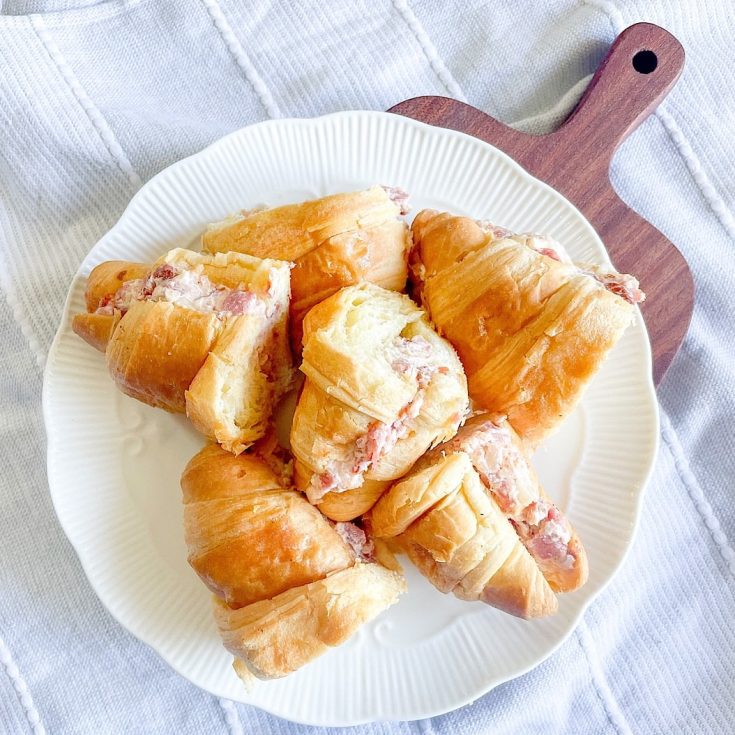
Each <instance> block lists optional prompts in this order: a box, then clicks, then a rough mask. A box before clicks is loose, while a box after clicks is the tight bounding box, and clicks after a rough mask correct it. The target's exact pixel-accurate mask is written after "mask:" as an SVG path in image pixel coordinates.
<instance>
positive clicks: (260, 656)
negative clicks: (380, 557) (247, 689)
mask: <svg viewBox="0 0 735 735" xmlns="http://www.w3.org/2000/svg"><path fill="white" fill-rule="evenodd" d="M181 487H182V490H183V500H184V529H185V538H186V543H187V546H188V549H189V563H190V564H191V566H192V568H193V569H194V570H195V571H196V573H197V574H198V575H199V577H200V578H201V579H202V581H203V582H204V583H205V584H206V585H207V587H209V589H210V590H211V591H212V592H213V593H214V595H215V598H214V602H213V604H214V616H215V621H216V623H217V627H218V629H219V631H220V634H221V636H222V640H223V642H224V644H225V647H226V648H227V649H228V650H229V651H230V652H231V653H232V654H233V655H234V656H235V657H236V660H235V664H234V667H235V670H236V672H237V673H238V675H239V676H240V677H241V678H242V679H243V680H244V681H245V682H246V684H247V683H248V680H249V679H250V677H252V675H255V676H257V677H258V678H261V679H272V678H277V677H281V676H286V675H287V674H289V673H291V672H293V671H295V670H296V669H298V668H300V667H301V666H303V665H304V664H306V663H308V662H309V661H311V660H313V659H314V658H316V657H317V656H319V655H321V654H322V653H324V652H326V651H327V650H328V649H329V648H330V647H332V646H337V645H339V644H341V643H343V642H344V641H346V640H347V639H348V638H349V637H350V636H351V635H352V634H353V633H354V632H355V631H356V630H357V629H358V628H359V627H360V626H361V625H363V624H364V623H365V622H367V621H369V620H371V619H372V618H374V617H375V616H377V615H378V614H379V613H380V612H382V611H383V610H384V609H386V608H387V607H389V606H390V605H392V604H393V603H394V602H396V600H397V599H398V596H399V595H400V594H401V593H402V592H403V591H404V589H405V583H404V581H403V577H402V575H401V574H400V572H398V571H396V570H395V569H394V568H393V569H388V568H386V567H385V566H383V565H382V564H380V563H378V562H377V561H375V555H374V549H373V544H372V542H371V541H369V540H368V539H367V537H366V536H365V533H364V531H362V529H360V528H358V527H357V526H354V525H353V524H351V523H338V524H332V523H330V522H329V521H328V520H327V519H326V518H324V517H323V516H322V514H321V513H320V512H319V511H318V510H317V509H316V508H314V507H313V506H312V505H310V504H309V503H308V502H307V501H306V499H305V498H304V497H303V495H301V493H298V492H296V491H294V490H293V489H290V488H289V486H288V484H287V482H286V480H285V478H284V477H283V472H282V471H281V467H279V466H278V461H277V458H276V457H274V456H273V455H270V454H269V453H267V452H263V454H262V456H261V455H258V454H249V453H248V454H241V455H240V456H237V457H236V456H233V455H232V454H230V453H228V452H226V451H224V450H223V449H221V448H220V447H218V446H216V445H210V446H208V447H205V448H204V449H203V450H202V451H201V452H199V453H198V454H197V455H196V456H194V457H193V458H192V460H191V461H190V462H189V464H188V465H187V467H186V469H185V470H184V473H183V475H182V478H181Z"/></svg>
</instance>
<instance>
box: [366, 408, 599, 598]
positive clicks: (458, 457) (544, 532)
mask: <svg viewBox="0 0 735 735" xmlns="http://www.w3.org/2000/svg"><path fill="white" fill-rule="evenodd" d="M467 462H469V463H470V464H471V465H472V467H473V469H474V472H475V473H476V474H477V476H478V478H479V479H480V481H481V483H482V485H483V487H484V489H485V492H486V493H487V494H488V496H489V497H490V498H492V499H493V501H494V504H495V505H497V506H498V508H499V509H500V511H501V512H502V513H503V515H504V516H505V517H506V518H507V519H508V520H509V521H510V522H511V523H513V524H514V527H515V528H516V530H517V532H518V534H519V538H520V540H521V542H522V543H523V544H524V545H525V546H526V547H527V549H528V551H529V553H530V555H531V557H532V558H533V559H534V560H535V562H536V564H537V565H538V567H539V569H540V570H541V573H542V574H543V575H544V577H545V579H546V581H547V582H548V583H549V585H550V587H551V588H552V589H553V590H554V591H555V592H571V591H573V590H575V589H577V588H578V587H580V586H582V585H583V584H584V583H585V582H586V581H587V575H588V563H587V555H586V553H585V551H584V547H583V546H582V542H581V541H580V539H579V536H578V534H577V532H576V531H575V530H574V528H573V527H572V525H571V524H570V523H569V521H568V520H567V519H566V518H565V517H564V515H563V513H561V511H559V510H558V509H557V508H556V507H555V506H554V505H553V503H552V502H551V501H550V500H549V499H548V497H547V496H546V493H545V492H544V490H543V488H542V487H541V484H540V482H539V480H538V477H537V475H536V473H535V471H534V469H533V467H532V465H531V463H530V462H529V459H528V456H527V452H526V446H525V445H524V443H523V441H522V440H521V439H520V437H519V436H518V435H517V434H516V433H515V432H514V431H513V429H512V427H511V426H510V425H509V424H508V422H507V420H506V417H505V416H503V415H501V414H479V415H476V416H473V417H472V418H471V419H469V420H468V421H467V422H466V423H465V424H464V426H462V427H461V428H460V429H459V431H458V432H457V434H456V435H455V436H454V437H453V438H452V439H451V440H450V441H448V442H445V443H444V444H440V445H438V446H437V447H435V448H433V449H432V450H430V451H429V452H427V453H426V454H425V455H424V456H423V457H421V459H420V460H419V461H418V462H417V463H416V464H415V465H414V467H413V469H412V470H411V472H410V473H409V474H408V475H407V476H406V477H404V478H403V479H402V480H401V481H400V482H398V483H396V484H395V485H394V486H393V487H392V488H391V489H390V490H389V491H388V492H387V493H386V494H385V495H384V496H383V497H382V498H381V500H380V502H379V503H378V504H377V505H376V506H375V507H374V508H373V511H372V513H371V527H372V530H373V532H374V533H375V534H376V535H377V536H386V537H392V536H400V535H401V534H403V533H404V532H405V531H406V529H407V528H408V527H409V526H410V525H411V524H412V523H414V521H416V519H418V518H419V517H421V516H422V515H423V514H424V513H427V512H428V511H429V509H431V508H432V507H433V506H434V505H435V504H436V503H438V502H440V501H441V500H442V498H443V497H444V496H445V494H446V493H447V488H451V487H457V486H458V485H459V482H460V479H461V476H462V473H463V472H464V471H465V469H464V468H466V463H467ZM537 512H538V517H537V518H536V515H537ZM445 516H446V513H445V514H444V516H442V522H443V523H446V522H447V520H446V517H445ZM547 518H548V519H553V520H552V525H547V524H548V520H545V519H547ZM542 521H543V523H542V525H539V523H540V522H542ZM436 533H437V534H440V535H441V534H443V535H446V530H444V529H441V528H438V529H436ZM564 534H567V538H568V541H567V542H566V543H564V542H561V541H557V539H561V537H562V535H564ZM522 561H523V562H524V563H525V559H523V560H522Z"/></svg>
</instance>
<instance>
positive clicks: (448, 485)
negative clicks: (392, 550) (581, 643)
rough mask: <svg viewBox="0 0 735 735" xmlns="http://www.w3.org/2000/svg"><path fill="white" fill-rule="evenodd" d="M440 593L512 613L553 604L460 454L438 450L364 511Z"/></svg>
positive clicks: (550, 608) (533, 613) (538, 612)
mask: <svg viewBox="0 0 735 735" xmlns="http://www.w3.org/2000/svg"><path fill="white" fill-rule="evenodd" d="M370 525H371V528H372V532H373V533H374V534H375V535H376V536H380V537H388V538H395V540H396V541H397V542H398V543H399V544H400V546H401V547H402V548H403V549H404V550H405V551H406V552H407V554H408V556H409V558H410V559H411V561H413V563H414V564H415V565H416V566H417V567H418V568H419V570H420V571H421V572H422V573H423V574H424V575H425V576H426V577H427V578H428V579H429V580H430V581H431V583H432V584H433V585H434V586H435V587H436V588H437V589H439V590H440V591H442V592H445V593H446V592H453V593H454V594H455V595H456V596H457V597H459V598H460V599H463V600H480V601H482V602H486V603H488V604H490V605H493V606H494V607H497V608H499V609H501V610H503V611H505V612H508V613H510V614H512V615H517V616H519V617H522V618H536V617H542V616H544V615H550V614H552V613H554V612H556V610H557V605H558V603H557V600H556V597H555V595H554V593H553V591H552V589H551V587H550V586H549V584H548V582H547V581H546V580H545V579H544V576H543V574H542V573H541V570H540V569H539V567H538V565H537V564H536V562H535V561H534V560H533V558H532V557H531V555H530V554H529V553H528V551H527V550H526V549H525V548H524V546H523V544H521V541H520V539H519V538H518V535H517V534H516V532H515V530H514V529H513V527H512V526H511V525H510V523H508V521H507V519H506V518H505V516H504V514H503V513H502V512H501V510H500V508H499V507H498V506H497V504H496V503H495V502H494V501H493V500H492V499H491V498H490V497H489V496H488V494H487V493H486V492H485V489H484V487H483V484H482V482H481V480H480V477H479V475H478V473H477V472H476V471H475V469H474V468H473V466H472V463H471V462H470V460H469V457H468V456H467V455H466V454H464V453H456V454H448V455H442V454H441V453H436V454H435V455H433V456H432V460H431V461H430V462H422V463H421V468H420V469H414V470H412V471H411V473H409V475H408V476H407V477H405V478H403V479H402V480H399V481H398V482H397V483H395V484H394V485H393V486H392V487H391V488H390V490H389V491H388V492H387V493H386V494H385V495H383V497H382V498H381V499H380V500H379V501H378V503H377V504H376V505H375V507H374V508H373V510H372V512H371V514H370Z"/></svg>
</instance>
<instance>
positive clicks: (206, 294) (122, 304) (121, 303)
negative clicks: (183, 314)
mask: <svg viewBox="0 0 735 735" xmlns="http://www.w3.org/2000/svg"><path fill="white" fill-rule="evenodd" d="M135 301H167V302H169V303H171V304H175V305H177V306H182V307H184V308H186V309H192V310H194V311H200V312H203V313H205V314H216V315H217V316H218V317H219V318H220V319H222V318H224V317H226V316H240V315H242V314H247V313H253V312H256V313H257V312H261V313H262V314H263V315H264V316H269V314H268V313H267V312H268V308H267V305H266V302H265V300H264V299H263V298H262V297H261V296H259V295H258V294H256V293H253V292H252V291H247V290H243V289H232V288H227V287H226V286H221V285H217V284H214V283H212V281H210V280H209V278H207V276H206V275H205V274H204V273H203V272H202V267H201V266H196V267H195V268H192V269H186V270H185V269H182V268H179V267H177V266H175V265H171V264H170V263H164V264H163V265H159V266H158V267H157V268H156V269H155V270H153V271H152V272H151V273H150V274H149V275H148V276H147V277H146V278H136V279H134V280H132V281H126V282H125V283H123V285H122V286H121V287H120V288H119V289H118V290H117V291H116V292H115V293H114V294H109V295H107V296H105V297H104V298H103V299H102V300H101V301H100V304H99V307H98V308H97V311H96V312H95V313H96V314H107V315H112V314H113V313H114V312H115V311H120V312H122V314H123V315H124V314H125V313H126V312H127V311H128V309H130V307H131V306H132V304H133V303H134V302H135Z"/></svg>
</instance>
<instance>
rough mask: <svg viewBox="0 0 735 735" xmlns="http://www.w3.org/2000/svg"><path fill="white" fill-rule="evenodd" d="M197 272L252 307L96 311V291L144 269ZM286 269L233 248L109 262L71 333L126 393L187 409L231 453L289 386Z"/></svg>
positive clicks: (94, 277)
mask: <svg viewBox="0 0 735 735" xmlns="http://www.w3.org/2000/svg"><path fill="white" fill-rule="evenodd" d="M164 263H167V264H170V265H174V266H176V267H177V268H179V269H182V270H184V271H187V270H192V269H197V271H198V272H201V273H202V274H203V275H204V276H206V277H207V278H209V280H210V281H211V282H212V283H214V284H216V285H219V286H224V287H226V288H230V289H240V290H242V289H245V290H247V291H248V292H250V293H253V294H255V295H256V296H257V297H258V298H259V299H260V300H261V302H259V303H260V306H261V307H262V308H256V309H255V310H254V311H246V313H244V314H242V315H233V314H229V315H225V316H222V317H220V316H218V315H217V314H214V313H203V312H200V311H197V310H195V309H189V308H185V307H184V306H180V305H178V304H173V303H169V302H166V301H155V302H154V301H135V300H134V301H133V302H132V303H131V306H130V308H129V309H128V311H127V312H126V313H125V314H124V315H121V313H120V312H119V311H114V312H113V313H112V314H110V315H107V314H97V313H94V310H95V309H96V308H97V306H98V305H99V299H100V298H101V296H100V294H103V295H105V296H106V295H109V294H110V292H111V291H110V289H113V290H112V293H113V294H114V293H115V291H116V290H117V288H119V286H120V284H122V283H123V282H124V281H127V280H130V279H132V278H143V277H145V276H147V275H148V274H149V273H150V272H151V271H152V270H153V269H154V268H155V267H156V266H157V265H162V264H164ZM289 272H290V266H289V265H288V264H287V263H284V262H281V261H274V260H260V259H258V258H254V257H251V256H248V255H243V254H240V253H217V254H214V255H207V254H204V255H203V254H201V253H194V252H192V251H190V250H185V249H182V248H177V249H174V250H171V251H169V252H168V253H166V254H165V255H164V256H162V257H161V258H160V259H159V260H158V261H157V262H156V263H155V264H153V265H145V266H144V265H142V264H140V263H125V262H122V261H111V262H109V263H103V264H101V265H99V266H97V268H95V269H94V270H93V271H92V273H91V274H90V279H89V283H88V293H87V308H88V309H89V310H90V312H92V313H87V314H79V315H76V316H75V318H74V320H73V322H72V326H73V328H74V331H75V332H76V333H77V334H79V336H81V337H82V338H83V339H85V340H86V341H87V342H88V343H89V344H91V345H92V346H93V347H95V348H97V349H99V350H105V351H106V354H107V364H108V368H109V371H110V374H111V376H112V377H113V379H114V380H115V382H116V383H117V384H118V387H119V388H120V389H121V390H122V391H123V392H125V393H126V394H128V395H130V396H132V397H134V398H137V399H138V400H141V401H143V402H145V403H148V404H149V405H152V406H157V407H160V408H164V409H166V410H169V411H174V412H184V411H186V413H187V414H188V416H189V418H190V419H191V421H192V423H193V424H194V425H195V426H196V428H197V429H199V430H200V431H201V432H202V433H204V434H205V435H206V436H207V437H209V438H210V439H213V440H216V441H218V442H220V443H221V444H222V445H223V446H225V447H226V448H227V449H228V450H230V451H232V452H234V453H238V452H241V451H243V449H245V448H246V447H247V446H249V445H251V444H252V443H253V442H254V441H256V440H257V439H258V438H259V437H261V436H263V434H264V433H265V431H266V428H267V424H268V421H269V419H270V415H271V411H272V409H273V406H274V405H275V403H276V402H277V401H278V399H279V398H280V397H281V395H283V393H285V391H286V390H287V389H288V388H289V385H290V382H291V378H292V370H291V356H290V350H289V345H288V302H289V296H290V290H289V288H290V287H289V278H290V276H289Z"/></svg>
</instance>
